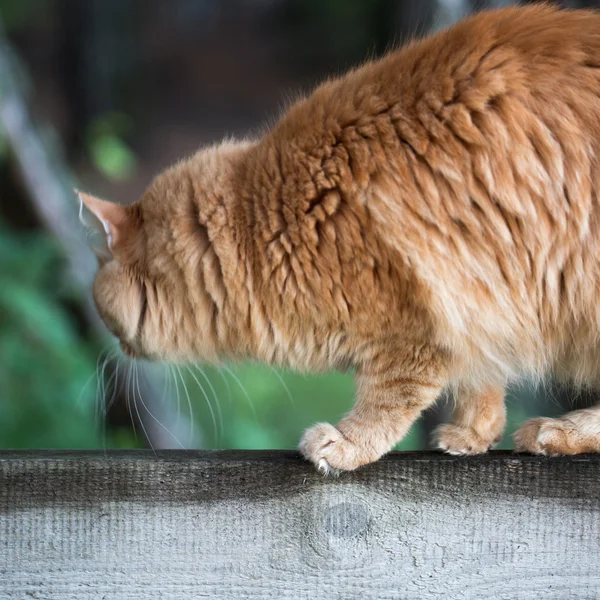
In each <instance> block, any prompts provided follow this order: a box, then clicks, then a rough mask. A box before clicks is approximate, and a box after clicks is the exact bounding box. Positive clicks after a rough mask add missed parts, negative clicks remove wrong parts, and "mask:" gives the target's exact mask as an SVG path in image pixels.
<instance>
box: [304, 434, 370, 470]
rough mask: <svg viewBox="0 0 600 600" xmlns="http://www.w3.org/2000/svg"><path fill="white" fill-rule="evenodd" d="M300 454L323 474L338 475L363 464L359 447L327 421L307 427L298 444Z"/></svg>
mask: <svg viewBox="0 0 600 600" xmlns="http://www.w3.org/2000/svg"><path fill="white" fill-rule="evenodd" d="M299 450H300V452H301V453H302V456H304V458H306V459H307V460H309V461H310V462H312V463H313V464H314V465H315V466H316V467H317V469H318V470H319V471H320V472H321V473H323V474H324V475H339V473H340V471H351V470H353V469H356V467H359V466H360V465H361V464H364V462H363V461H360V460H359V455H360V452H359V451H358V450H359V449H358V448H357V447H356V446H355V445H354V444H353V443H352V442H350V441H349V440H348V439H346V438H345V437H344V436H343V435H342V433H341V432H340V431H339V430H338V429H336V428H335V427H334V426H333V425H330V424H329V423H318V424H317V425H314V426H313V427H311V428H310V429H307V430H306V431H305V432H304V435H303V436H302V439H301V440H300V444H299Z"/></svg>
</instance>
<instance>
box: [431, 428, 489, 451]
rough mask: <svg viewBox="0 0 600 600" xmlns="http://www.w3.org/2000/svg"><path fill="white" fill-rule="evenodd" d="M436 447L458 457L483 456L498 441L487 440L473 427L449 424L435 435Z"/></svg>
mask: <svg viewBox="0 0 600 600" xmlns="http://www.w3.org/2000/svg"><path fill="white" fill-rule="evenodd" d="M434 441H435V445H436V447H437V448H438V449H439V450H443V451H444V452H446V453H447V454H453V455H456V456H461V455H471V454H483V453H484V452H487V451H488V450H489V449H490V448H491V447H492V446H493V445H494V444H495V443H496V440H485V439H483V438H482V437H481V436H479V435H478V434H477V433H476V432H475V430H474V429H472V428H471V427H462V426H460V425H454V424H452V423H449V424H447V425H441V426H440V427H438V428H437V429H436V431H435V433H434Z"/></svg>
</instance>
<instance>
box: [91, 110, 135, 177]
mask: <svg viewBox="0 0 600 600" xmlns="http://www.w3.org/2000/svg"><path fill="white" fill-rule="evenodd" d="M131 126H132V125H131V121H130V119H129V118H128V117H127V116H126V115H124V114H122V113H108V114H106V115H103V116H102V117H100V118H98V119H96V120H94V121H93V122H92V123H91V125H90V126H89V128H88V131H87V136H86V141H87V148H88V152H89V153H90V156H91V159H92V162H93V163H94V166H95V167H96V168H97V169H98V170H99V171H100V172H101V173H103V174H104V175H105V176H106V177H107V178H108V179H112V180H114V181H123V180H125V179H128V178H129V177H131V176H132V175H133V173H134V171H135V168H136V166H137V161H136V158H135V155H134V154H133V152H132V151H131V149H130V148H129V147H128V146H127V144H126V143H125V141H124V140H123V136H124V135H126V134H127V133H128V132H129V131H130V130H131Z"/></svg>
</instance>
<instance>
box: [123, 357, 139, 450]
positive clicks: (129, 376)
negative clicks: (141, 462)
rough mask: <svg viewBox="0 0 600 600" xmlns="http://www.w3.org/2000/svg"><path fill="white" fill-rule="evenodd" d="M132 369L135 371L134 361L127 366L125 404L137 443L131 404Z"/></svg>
mask: <svg viewBox="0 0 600 600" xmlns="http://www.w3.org/2000/svg"><path fill="white" fill-rule="evenodd" d="M132 369H133V361H131V360H130V361H129V362H128V366H127V377H126V383H125V403H126V405H127V412H129V418H130V419H131V426H132V427H133V437H134V439H135V441H136V442H137V439H138V438H137V429H136V427H135V420H134V418H133V413H132V412H131V403H130V400H131V399H130V393H131V391H130V387H129V385H130V383H131V385H132V388H131V389H133V382H132Z"/></svg>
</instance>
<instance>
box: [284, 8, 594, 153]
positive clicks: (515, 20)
mask: <svg viewBox="0 0 600 600" xmlns="http://www.w3.org/2000/svg"><path fill="white" fill-rule="evenodd" d="M598 81H600V13H599V12H596V11H592V10H562V9H559V8H556V7H552V6H549V5H546V4H540V5H533V6H529V7H510V8H505V9H500V10H493V11H486V12H482V13H478V14H475V15H473V16H471V17H469V18H467V19H465V20H463V21H461V22H460V23H458V24H456V25H454V26H453V27H451V28H449V29H447V30H444V31H441V32H438V33H436V34H434V35H430V36H428V37H426V38H424V39H421V40H416V41H413V42H411V43H409V44H407V45H405V46H404V47H402V48H400V49H399V50H396V51H394V52H391V53H389V54H387V55H386V56H384V57H383V58H381V59H379V60H375V61H372V62H368V63H366V64H365V65H363V66H361V67H359V68H357V69H355V70H353V71H351V72H349V73H347V74H346V75H344V76H343V77H340V78H336V79H332V80H329V81H327V82H325V83H323V84H322V85H320V86H319V87H318V88H317V89H316V90H315V91H314V92H313V94H311V95H310V96H309V97H308V98H306V99H305V100H302V101H300V102H298V103H297V104H296V105H294V106H292V107H291V108H290V110H289V111H288V112H287V113H286V115H284V117H283V118H282V120H281V121H280V123H279V124H278V126H277V127H276V128H275V134H276V136H279V137H280V138H282V139H286V140H289V139H291V138H293V139H294V140H296V141H297V142H298V144H299V145H300V146H301V147H306V145H311V144H315V143H320V144H321V145H323V140H325V141H327V140H332V141H333V140H335V142H338V141H339V137H340V136H341V135H342V134H343V133H344V131H345V130H346V129H348V128H352V127H353V126H355V125H357V124H358V123H366V122H367V121H368V120H370V119H372V118H376V117H378V116H383V117H386V116H388V117H391V118H402V117H405V118H407V119H410V118H413V117H417V118H418V114H417V113H418V111H419V110H423V109H424V108H426V109H427V110H429V111H433V112H434V113H436V114H438V116H439V112H440V111H441V110H442V109H443V108H445V107H449V106H451V105H459V104H460V105H463V106H466V107H467V108H468V109H469V110H484V109H486V108H487V107H488V106H489V104H490V102H492V103H493V101H494V99H495V98H497V97H499V96H501V95H506V94H517V95H518V94H519V93H520V92H524V91H526V92H527V93H530V92H532V91H533V92H534V93H535V94H537V95H540V96H545V97H546V100H551V99H552V97H555V96H557V95H558V96H561V95H564V94H561V92H564V91H565V86H567V87H568V86H570V88H571V89H570V90H568V91H574V90H573V89H572V86H573V84H574V82H577V84H578V85H579V86H581V87H582V88H583V89H587V88H591V89H592V90H593V91H594V93H598V95H600V87H599V86H598ZM594 109H595V107H594ZM318 132H320V133H321V134H322V135H321V136H319V135H317V134H318ZM317 140H318V142H317Z"/></svg>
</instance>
